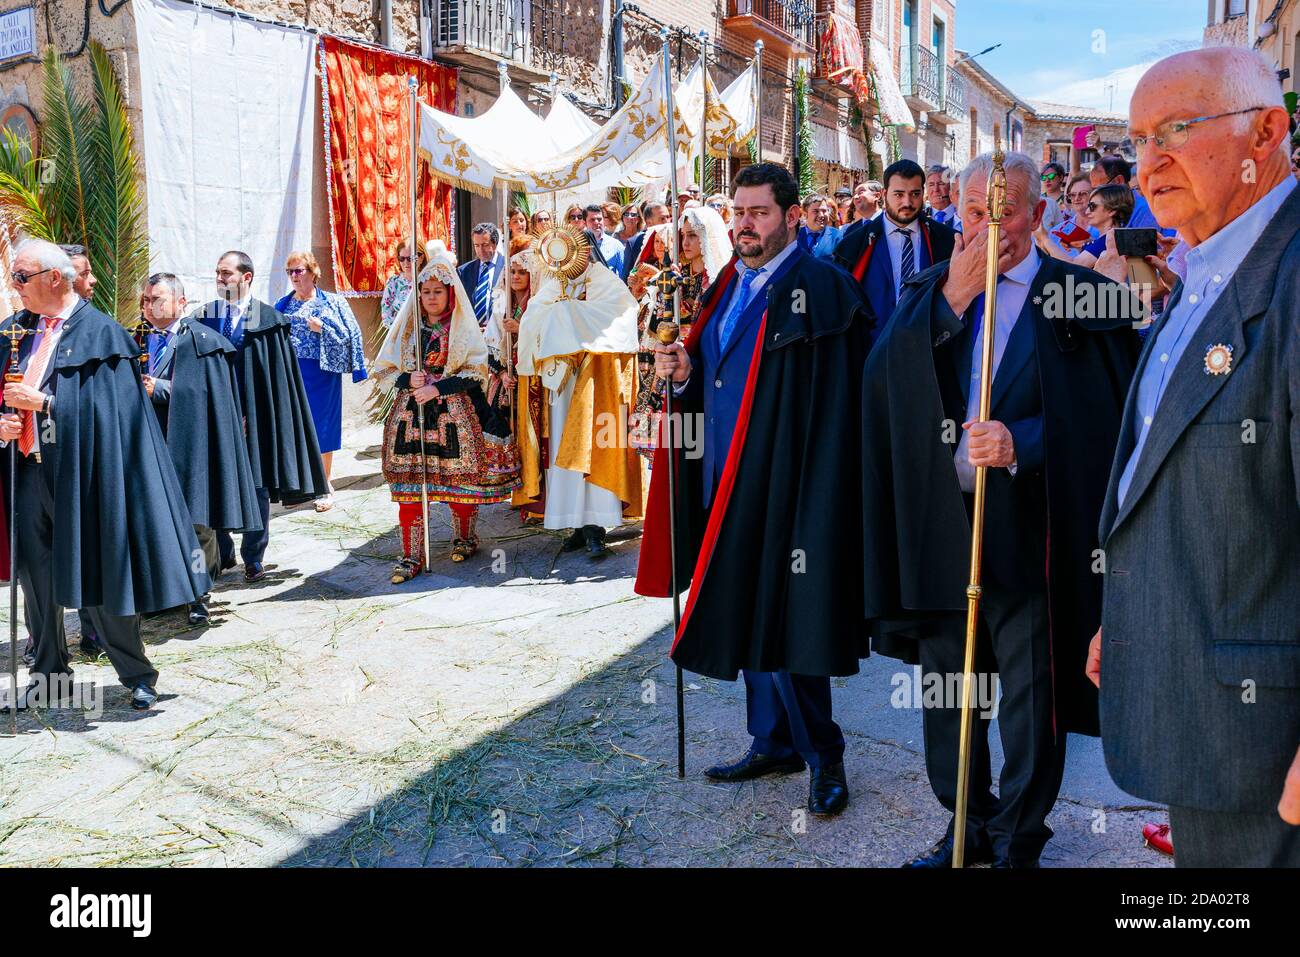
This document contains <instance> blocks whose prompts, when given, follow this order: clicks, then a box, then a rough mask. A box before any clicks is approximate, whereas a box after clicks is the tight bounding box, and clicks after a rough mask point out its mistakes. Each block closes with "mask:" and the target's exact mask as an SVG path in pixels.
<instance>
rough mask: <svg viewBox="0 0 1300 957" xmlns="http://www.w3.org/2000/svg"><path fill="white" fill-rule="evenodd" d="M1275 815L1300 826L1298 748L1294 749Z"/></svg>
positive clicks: (1299, 758)
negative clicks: (1293, 756)
mask: <svg viewBox="0 0 1300 957" xmlns="http://www.w3.org/2000/svg"><path fill="white" fill-rule="evenodd" d="M1277 813H1278V814H1279V815H1281V817H1282V820H1284V821H1286V822H1287V823H1288V824H1300V748H1297V749H1296V753H1295V760H1294V761H1292V762H1291V770H1289V771H1287V773H1286V783H1284V784H1283V785H1282V800H1280V801H1278V802H1277Z"/></svg>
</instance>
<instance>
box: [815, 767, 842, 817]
mask: <svg viewBox="0 0 1300 957" xmlns="http://www.w3.org/2000/svg"><path fill="white" fill-rule="evenodd" d="M848 803H849V784H848V781H847V780H845V777H844V763H843V762H839V763H837V764H832V765H831V766H830V767H826V768H813V769H812V773H811V774H809V775H808V810H809V811H811V812H812V813H813V814H822V815H828V816H829V815H831V814H839V813H840V811H843V810H844V808H845V807H846V806H847V805H848Z"/></svg>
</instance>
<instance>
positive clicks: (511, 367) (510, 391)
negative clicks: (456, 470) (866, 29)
mask: <svg viewBox="0 0 1300 957" xmlns="http://www.w3.org/2000/svg"><path fill="white" fill-rule="evenodd" d="M497 74H498V76H499V77H500V80H501V92H502V93H505V91H506V90H508V89H510V74H509V72H507V70H506V65H505V64H504V63H498V64H497ZM498 185H499V186H500V187H501V224H502V226H503V227H504V229H505V232H503V233H502V234H501V239H502V242H503V244H504V245H505V253H504V257H505V263H504V264H503V265H502V267H501V274H502V277H503V279H504V282H505V287H506V291H505V296H506V311H505V316H504V318H503V319H502V320H501V345H502V349H503V351H504V352H505V355H504V357H503V358H504V359H505V361H504V362H502V363H501V365H502V367H503V368H504V369H505V370H506V375H507V376H509V377H511V378H513V377H514V374H515V363H514V354H515V337H514V334H513V333H511V332H510V331H509V330H508V329H506V326H505V324H506V322H508V321H509V320H510V319H512V318H514V303H513V302H512V299H513V298H514V295H513V293H512V291H511V287H510V184H509V183H507V182H506V181H505V180H499V181H498ZM491 321H492V317H491V316H490V315H489V316H488V322H491ZM506 415H507V416H508V417H509V419H510V428H511V431H512V434H513V430H514V427H515V403H514V387H513V385H512V386H510V387H509V388H507V389H506Z"/></svg>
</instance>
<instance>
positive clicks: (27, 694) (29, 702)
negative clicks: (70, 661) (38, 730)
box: [0, 671, 72, 714]
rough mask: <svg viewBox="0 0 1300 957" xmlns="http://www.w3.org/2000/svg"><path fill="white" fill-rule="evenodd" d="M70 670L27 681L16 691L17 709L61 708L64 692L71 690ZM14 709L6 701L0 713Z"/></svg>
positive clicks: (0, 708)
mask: <svg viewBox="0 0 1300 957" xmlns="http://www.w3.org/2000/svg"><path fill="white" fill-rule="evenodd" d="M71 687H72V672H70V671H69V672H67V673H65V674H62V675H55V676H51V677H49V678H47V679H46V680H45V681H43V682H41V681H32V682H29V683H28V685H27V687H25V688H20V689H19V691H18V702H17V710H19V711H28V710H30V709H31V708H61V707H62V706H63V703H64V700H65V697H64V696H65V694H67V693H68V692H69V691H71ZM12 711H14V708H13V707H11V706H10V705H9V704H8V703H7V702H6V703H5V704H4V705H3V706H2V707H0V714H9V713H11V712H12Z"/></svg>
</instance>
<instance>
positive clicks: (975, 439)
mask: <svg viewBox="0 0 1300 957" xmlns="http://www.w3.org/2000/svg"><path fill="white" fill-rule="evenodd" d="M962 428H963V429H965V430H966V431H967V433H969V435H970V442H969V444H967V446H966V452H967V454H968V455H969V456H970V464H971V465H975V466H980V465H983V466H985V467H987V468H994V469H1001V468H1006V467H1007V466H1008V465H1015V464H1016V443H1015V442H1014V440H1012V438H1011V431H1010V430H1009V429H1008V428H1007V427H1006V426H1005V425H1003V424H1002V423H1001V422H997V421H989V422H975V421H971V422H966V423H964V424H963V425H962Z"/></svg>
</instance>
